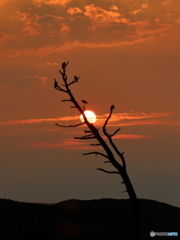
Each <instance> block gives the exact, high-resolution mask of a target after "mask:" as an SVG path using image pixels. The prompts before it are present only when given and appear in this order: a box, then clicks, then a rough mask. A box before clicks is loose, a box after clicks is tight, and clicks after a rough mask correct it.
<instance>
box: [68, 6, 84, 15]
mask: <svg viewBox="0 0 180 240" xmlns="http://www.w3.org/2000/svg"><path fill="white" fill-rule="evenodd" d="M82 12H83V11H82V10H81V9H80V8H78V7H71V8H69V9H68V10H67V13H69V14H70V15H74V14H77V13H82Z"/></svg>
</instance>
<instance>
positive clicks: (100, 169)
mask: <svg viewBox="0 0 180 240" xmlns="http://www.w3.org/2000/svg"><path fill="white" fill-rule="evenodd" d="M96 170H99V171H102V172H105V173H112V174H113V173H114V174H120V173H119V172H114V171H112V172H110V171H106V170H104V169H102V168H96Z"/></svg>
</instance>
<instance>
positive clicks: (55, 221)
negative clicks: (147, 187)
mask: <svg viewBox="0 0 180 240" xmlns="http://www.w3.org/2000/svg"><path fill="white" fill-rule="evenodd" d="M138 202H139V213H140V223H139V224H140V227H141V236H142V239H143V240H146V239H151V237H150V232H151V231H154V232H179V234H180V208H178V207H174V206H171V205H168V204H165V203H162V202H157V201H154V200H146V199H138ZM0 213H1V214H0V221H1V227H0V228H1V230H0V239H9V240H10V239H11V240H12V239H23V240H25V239H61V240H66V239H77V240H78V239H79V240H81V239H83V240H89V239H91V240H92V239H98V240H100V239H117V238H118V239H125V240H126V239H127V240H129V239H131V240H132V239H133V226H132V218H131V212H130V202H129V199H120V200H118V199H97V200H76V199H71V200H67V201H63V202H59V203H57V204H52V205H48V204H37V203H24V202H17V201H13V200H7V199H0ZM162 238H163V237H161V239H162ZM176 239H177V238H176Z"/></svg>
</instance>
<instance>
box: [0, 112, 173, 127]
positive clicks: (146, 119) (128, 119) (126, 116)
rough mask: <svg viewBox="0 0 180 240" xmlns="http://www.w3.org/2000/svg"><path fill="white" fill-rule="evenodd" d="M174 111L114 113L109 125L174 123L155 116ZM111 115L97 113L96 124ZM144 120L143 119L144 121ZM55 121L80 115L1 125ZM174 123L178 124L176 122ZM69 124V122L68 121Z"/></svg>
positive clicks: (58, 121)
mask: <svg viewBox="0 0 180 240" xmlns="http://www.w3.org/2000/svg"><path fill="white" fill-rule="evenodd" d="M173 113H174V112H167V113H166V112H164V113H155V112H152V113H142V112H140V113H138V112H125V113H116V114H113V115H112V117H111V118H110V120H109V122H108V126H130V125H155V124H156V125H157V124H166V125H169V124H172V125H173V123H174V122H170V121H163V120H158V119H155V118H166V117H168V116H170V115H172V114H173ZM108 116H109V114H108V113H106V114H103V115H97V122H96V125H98V126H101V125H103V124H104V122H105V120H106V119H107V117H108ZM142 120H143V121H142ZM48 122H54V123H58V124H60V125H64V123H65V124H66V123H67V122H70V125H73V124H77V123H79V116H78V115H75V116H65V117H57V118H41V119H26V120H15V121H7V122H0V125H16V124H35V123H48ZM174 124H177V122H175V123H174ZM67 125H69V123H67Z"/></svg>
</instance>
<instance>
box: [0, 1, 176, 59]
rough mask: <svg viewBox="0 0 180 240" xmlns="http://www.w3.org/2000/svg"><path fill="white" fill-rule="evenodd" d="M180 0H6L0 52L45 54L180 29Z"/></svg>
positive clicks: (1, 5) (129, 41)
mask: <svg viewBox="0 0 180 240" xmlns="http://www.w3.org/2000/svg"><path fill="white" fill-rule="evenodd" d="M179 8H180V1H179V0H173V1H171V0H158V1H157V0H151V1H145V0H139V1H132V3H131V4H130V3H129V1H126V0H122V1H113V2H112V1H110V0H104V1H98V0H97V1H93V3H92V1H73V0H26V1H22V0H3V1H2V0H1V3H0V11H1V16H0V23H1V26H0V29H1V30H0V46H1V50H0V54H1V55H3V56H18V55H21V54H25V55H29V54H36V55H38V56H43V55H46V54H50V53H53V52H62V51H65V50H68V49H69V50H70V49H76V48H77V47H87V48H91V47H93V48H94V47H108V46H117V45H121V44H132V43H135V42H142V41H145V40H152V39H156V38H159V37H163V36H167V35H176V34H179V32H180V31H179V26H180V16H179V11H178V9H179Z"/></svg>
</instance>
